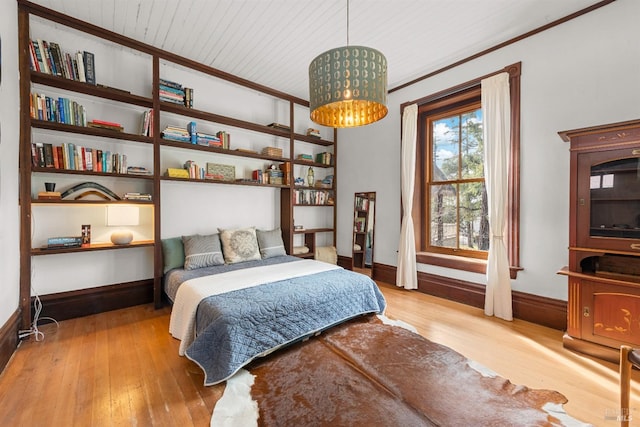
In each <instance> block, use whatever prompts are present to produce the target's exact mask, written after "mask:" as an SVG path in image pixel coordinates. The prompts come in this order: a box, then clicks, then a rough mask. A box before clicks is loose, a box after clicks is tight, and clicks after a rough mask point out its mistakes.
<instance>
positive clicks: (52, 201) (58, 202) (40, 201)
mask: <svg viewBox="0 0 640 427" xmlns="http://www.w3.org/2000/svg"><path fill="white" fill-rule="evenodd" d="M31 204H32V205H112V204H127V205H153V201H152V200H125V199H122V200H69V199H64V200H62V199H33V200H31Z"/></svg>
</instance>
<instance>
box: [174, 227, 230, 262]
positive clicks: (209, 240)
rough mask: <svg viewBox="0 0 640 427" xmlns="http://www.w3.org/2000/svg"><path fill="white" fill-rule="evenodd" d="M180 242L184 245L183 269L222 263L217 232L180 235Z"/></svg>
mask: <svg viewBox="0 0 640 427" xmlns="http://www.w3.org/2000/svg"><path fill="white" fill-rule="evenodd" d="M182 244H183V245H184V255H185V257H184V269H185V270H195V269H196V268H202V267H210V266H212V265H221V264H224V258H223V256H222V248H221V247H220V237H219V236H218V234H217V233H215V234H210V235H207V236H201V235H199V234H195V235H193V236H182Z"/></svg>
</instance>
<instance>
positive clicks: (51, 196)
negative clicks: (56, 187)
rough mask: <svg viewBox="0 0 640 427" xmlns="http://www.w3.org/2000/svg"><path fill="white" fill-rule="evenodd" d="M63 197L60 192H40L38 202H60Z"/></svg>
mask: <svg viewBox="0 0 640 427" xmlns="http://www.w3.org/2000/svg"><path fill="white" fill-rule="evenodd" d="M61 197H62V195H61V193H60V192H59V191H40V192H39V193H38V200H59V199H60V198H61Z"/></svg>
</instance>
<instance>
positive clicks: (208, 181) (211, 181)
mask: <svg viewBox="0 0 640 427" xmlns="http://www.w3.org/2000/svg"><path fill="white" fill-rule="evenodd" d="M160 179H161V180H162V181H179V182H197V183H200V184H223V185H248V186H251V187H270V188H288V185H285V184H259V183H257V182H246V181H219V180H215V179H195V178H175V177H170V176H163V177H161V178H160Z"/></svg>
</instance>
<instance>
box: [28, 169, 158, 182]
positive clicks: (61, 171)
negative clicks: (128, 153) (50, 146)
mask: <svg viewBox="0 0 640 427" xmlns="http://www.w3.org/2000/svg"><path fill="white" fill-rule="evenodd" d="M31 171H32V172H34V173H55V174H64V175H87V176H102V177H112V178H113V177H117V178H128V179H147V180H153V179H154V176H153V175H136V174H132V173H111V172H95V171H85V170H75V169H56V168H43V167H32V168H31Z"/></svg>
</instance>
